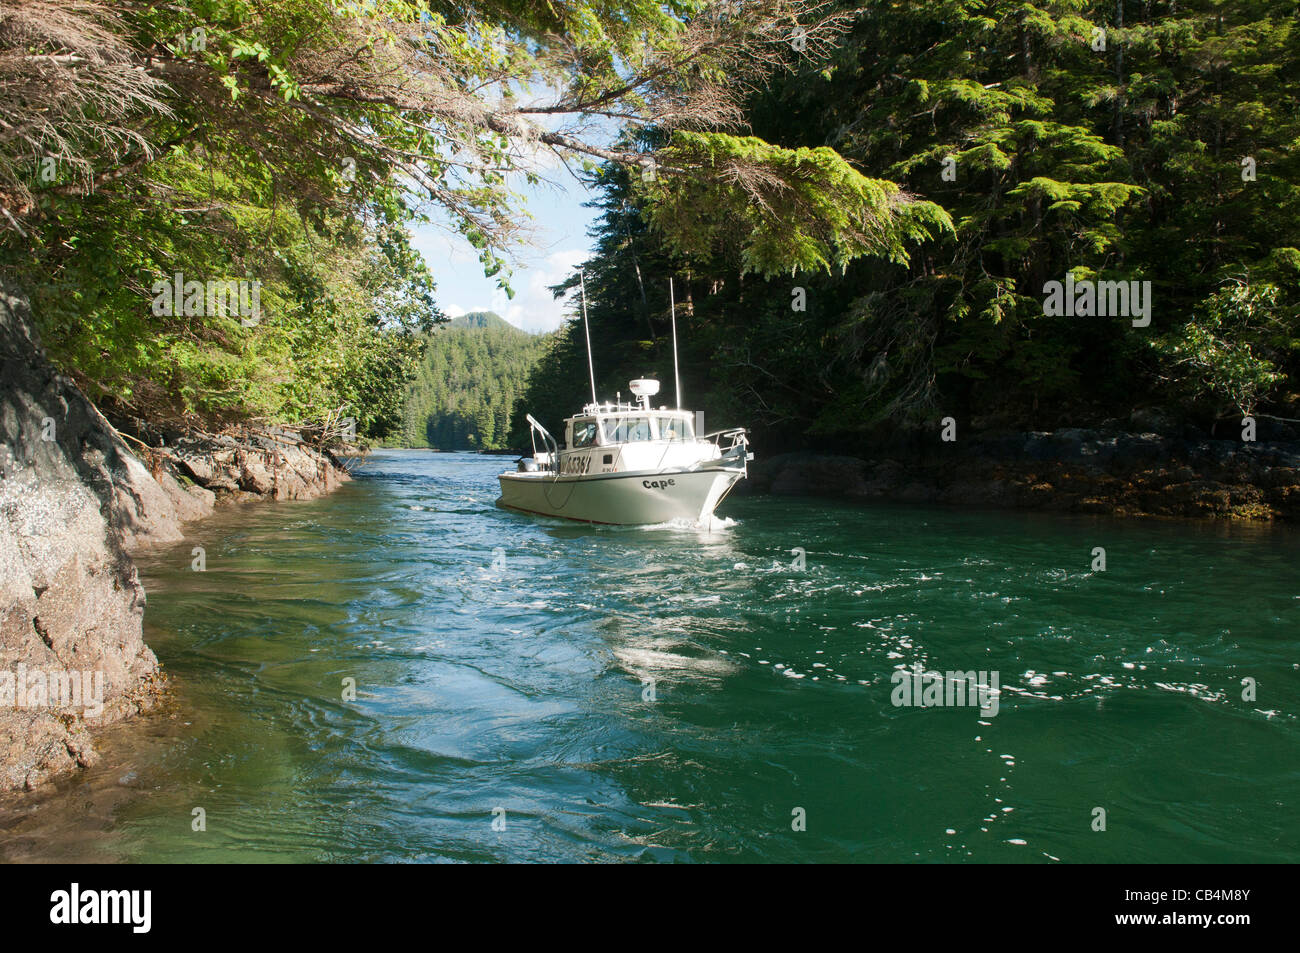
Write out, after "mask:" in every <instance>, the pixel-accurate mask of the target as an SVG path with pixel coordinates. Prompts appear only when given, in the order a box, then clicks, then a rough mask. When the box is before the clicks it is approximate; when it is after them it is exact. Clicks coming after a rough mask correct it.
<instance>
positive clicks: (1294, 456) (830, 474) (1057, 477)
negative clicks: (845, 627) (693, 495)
mask: <svg viewBox="0 0 1300 953" xmlns="http://www.w3.org/2000/svg"><path fill="white" fill-rule="evenodd" d="M745 482H746V483H747V484H748V486H746V485H744V484H742V486H741V487H737V491H738V492H742V493H745V494H772V495H777V496H820V497H828V498H835V499H846V500H861V501H889V502H900V503H931V504H949V505H956V506H983V507H990V508H997V509H1032V510H1042V511H1047V512H1063V513H1091V514H1102V515H1109V516H1121V517H1123V516H1154V517H1172V518H1182V519H1204V520H1224V519H1228V520H1239V521H1247V522H1280V523H1294V522H1300V443H1297V442H1284V441H1273V442H1268V443H1264V442H1260V443H1242V442H1240V441H1232V440H1210V439H1199V440H1198V439H1184V438H1177V437H1168V436H1162V435H1159V434H1155V433H1128V432H1122V431H1103V430H1085V429H1080V428H1070V429H1063V430H1058V431H1054V432H1050V433H1045V432H1029V433H999V434H977V435H975V436H971V437H967V438H965V440H964V441H963V442H961V443H956V442H954V443H949V444H944V443H940V442H939V441H938V440H937V439H936V440H933V441H932V442H927V443H920V442H919V441H905V440H900V441H897V442H893V443H890V444H884V445H879V446H877V447H874V448H872V451H871V452H870V453H869V454H866V455H863V456H858V455H849V454H821V453H817V452H814V451H794V452H790V453H782V454H777V455H775V456H772V457H769V458H767V459H763V458H762V457H761V456H760V457H759V458H758V459H757V460H756V461H755V462H754V464H752V465H751V468H750V479H749V480H747V481H745ZM742 487H743V489H742Z"/></svg>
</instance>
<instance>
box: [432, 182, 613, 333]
mask: <svg viewBox="0 0 1300 953" xmlns="http://www.w3.org/2000/svg"><path fill="white" fill-rule="evenodd" d="M540 171H541V172H542V174H543V175H545V176H546V177H547V179H548V180H549V181H548V182H545V183H542V184H540V185H538V186H535V187H524V188H521V189H520V191H521V192H522V193H523V194H524V195H525V197H526V199H527V208H528V211H529V213H531V215H532V217H533V220H532V222H531V230H532V232H533V235H532V243H531V245H530V246H529V247H526V248H523V249H521V250H520V251H519V252H518V261H516V262H514V263H513V271H514V274H513V276H512V278H511V281H510V286H511V287H512V288H513V289H514V291H515V296H514V299H513V300H507V299H506V297H505V294H504V293H502V292H501V291H500V290H499V289H498V288H497V287H496V279H495V278H484V277H483V266H482V264H480V263H479V260H478V253H477V251H476V250H475V249H474V248H473V247H471V245H470V244H469V242H467V241H465V239H464V238H462V237H461V236H459V235H454V234H451V233H449V232H446V231H443V230H441V229H438V228H436V227H434V226H431V225H425V226H421V227H419V228H417V229H415V230H414V231H413V232H412V243H413V244H414V245H415V247H416V248H417V249H418V250H419V251H420V252H421V254H423V255H424V260H425V261H426V262H427V263H428V265H429V270H430V271H431V272H432V273H433V277H434V280H435V281H436V282H437V285H438V288H437V293H436V299H437V302H438V306H439V307H440V308H442V310H443V311H444V312H446V313H447V314H448V315H449V316H451V317H455V316H456V315H459V314H464V313H465V312H466V311H495V312H496V313H497V314H499V315H501V317H503V318H505V319H506V320H507V321H509V322H510V323H511V324H513V325H515V327H518V328H522V329H524V330H525V331H534V332H537V331H552V330H554V329H555V328H557V327H559V326H560V325H561V324H562V323H563V322H564V320H565V309H566V307H567V303H566V301H565V300H564V299H561V300H559V301H556V300H555V299H554V298H552V297H551V293H550V292H549V291H547V290H546V288H547V286H548V285H553V284H556V283H558V282H560V281H562V280H563V279H564V278H565V277H566V276H567V275H569V274H572V272H573V270H574V268H576V267H577V265H578V264H579V263H581V262H582V261H583V260H584V259H586V258H587V257H588V255H589V254H590V251H591V245H592V241H591V239H590V238H589V237H588V235H587V228H588V227H589V226H590V225H591V222H592V221H593V219H594V218H595V217H596V215H597V211H596V210H595V209H589V208H583V206H582V203H583V202H588V201H591V199H592V198H593V196H592V194H591V193H590V192H588V191H587V190H586V189H585V188H584V187H583V186H582V184H581V183H579V182H578V181H577V180H575V179H574V178H573V176H571V175H570V174H569V173H568V172H566V171H565V170H564V169H562V168H557V167H551V168H547V169H544V170H540Z"/></svg>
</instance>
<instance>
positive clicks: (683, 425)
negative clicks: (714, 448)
mask: <svg viewBox="0 0 1300 953" xmlns="http://www.w3.org/2000/svg"><path fill="white" fill-rule="evenodd" d="M694 437H695V421H693V420H691V418H690V417H661V418H659V439H660V440H692V439H694Z"/></svg>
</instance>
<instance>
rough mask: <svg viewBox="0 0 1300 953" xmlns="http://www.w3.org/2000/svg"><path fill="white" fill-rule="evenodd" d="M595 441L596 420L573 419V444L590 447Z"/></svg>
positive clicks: (576, 446)
mask: <svg viewBox="0 0 1300 953" xmlns="http://www.w3.org/2000/svg"><path fill="white" fill-rule="evenodd" d="M595 442H596V421H594V420H575V421H574V422H573V446H574V449H577V448H579V447H590V446H591V445H592V444H593V443H595Z"/></svg>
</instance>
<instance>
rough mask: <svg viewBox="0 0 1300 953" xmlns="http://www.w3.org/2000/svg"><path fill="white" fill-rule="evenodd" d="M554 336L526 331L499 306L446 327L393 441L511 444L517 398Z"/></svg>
mask: <svg viewBox="0 0 1300 953" xmlns="http://www.w3.org/2000/svg"><path fill="white" fill-rule="evenodd" d="M553 337H554V336H553V335H550V334H529V333H528V332H527V331H521V330H520V329H519V328H517V327H515V326H514V325H513V324H510V323H509V322H508V321H503V320H502V319H501V317H500V316H499V315H496V314H493V313H492V312H491V311H475V312H471V313H470V314H462V315H461V316H460V317H458V318H454V319H452V320H451V321H450V322H448V323H447V324H445V325H443V326H442V327H440V328H438V329H437V330H436V331H434V332H433V333H432V334H430V335H429V336H428V340H427V347H426V348H425V353H424V358H423V359H422V360H421V362H420V365H419V367H418V368H417V369H416V374H415V378H414V380H412V381H411V383H410V384H409V385H408V386H407V389H406V397H405V400H404V404H403V408H402V426H401V428H400V430H399V431H398V432H396V433H395V434H394V435H393V437H392V439H391V440H390V441H389V443H390V445H395V446H403V447H433V448H435V449H438V450H500V449H504V448H505V447H506V446H508V444H507V441H508V439H509V436H510V420H511V417H512V415H513V413H514V405H515V402H516V401H517V400H518V398H519V396H520V395H521V394H522V393H523V392H524V390H525V389H526V388H527V387H528V379H529V378H530V377H531V376H532V373H533V370H534V368H535V367H536V366H537V363H538V361H539V360H540V359H541V356H542V354H544V353H545V352H546V350H547V348H548V347H549V346H550V343H551V340H552V338H553Z"/></svg>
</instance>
